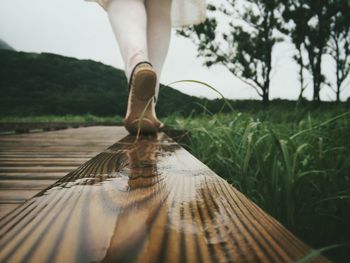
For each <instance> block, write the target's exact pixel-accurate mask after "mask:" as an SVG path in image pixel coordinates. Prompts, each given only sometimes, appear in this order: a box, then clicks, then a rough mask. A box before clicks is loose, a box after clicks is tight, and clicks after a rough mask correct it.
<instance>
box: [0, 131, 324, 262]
mask: <svg viewBox="0 0 350 263" xmlns="http://www.w3.org/2000/svg"><path fill="white" fill-rule="evenodd" d="M0 247H1V251H0V261H1V262H146V263H147V262H293V261H295V260H297V259H301V258H303V257H304V256H305V255H307V254H308V253H309V252H310V248H309V247H308V246H307V245H305V244H304V243H303V242H302V241H300V240H299V239H298V238H296V237H295V236H294V235H292V234H291V233H290V232H289V231H288V230H287V229H285V228H284V227H283V226H282V225H281V224H280V223H278V222H277V221H276V220H275V219H273V218H272V217H271V216H269V215H268V214H266V213H265V212H263V211H262V210H261V209H260V208H259V207H258V206H256V205H255V204H254V203H252V202H251V201H249V200H248V199H247V198H246V197H245V196H244V195H243V194H242V193H240V192H239V191H237V190H236V189H235V188H233V187H232V186H231V185H229V184H228V183H227V182H226V181H225V180H223V179H222V178H220V177H219V176H217V175H216V174H215V173H214V172H213V171H211V170H210V169H209V168H208V167H207V166H205V165H204V164H202V163H201V162H200V161H199V160H197V159H196V158H195V157H193V156H192V155H191V154H190V153H188V152H187V151H186V150H184V149H183V148H181V147H180V146H179V145H178V144H176V143H175V142H173V141H172V140H171V139H169V138H168V137H167V136H166V135H165V134H164V133H159V134H158V135H157V136H144V137H142V138H141V139H140V140H138V141H135V138H134V137H132V136H128V137H125V138H124V139H123V140H121V141H119V142H118V143H115V144H114V145H112V146H111V147H109V148H108V149H106V150H104V151H103V152H101V153H100V154H98V155H97V156H95V157H94V158H92V159H91V160H89V161H87V162H86V163H84V164H82V165H81V166H79V167H78V168H77V169H76V170H74V171H72V172H70V173H68V174H67V175H66V176H65V177H63V178H62V179H60V180H59V181H57V182H56V183H55V184H53V185H52V186H50V187H49V188H47V189H45V190H43V191H41V192H40V193H39V194H37V195H36V196H34V197H33V198H31V199H30V200H28V201H27V202H25V203H24V204H22V205H20V206H19V207H17V208H16V209H15V210H14V211H12V212H11V213H10V214H8V215H7V216H5V217H3V218H2V219H1V220H0ZM314 262H327V259H325V258H323V257H319V258H317V259H315V260H314Z"/></svg>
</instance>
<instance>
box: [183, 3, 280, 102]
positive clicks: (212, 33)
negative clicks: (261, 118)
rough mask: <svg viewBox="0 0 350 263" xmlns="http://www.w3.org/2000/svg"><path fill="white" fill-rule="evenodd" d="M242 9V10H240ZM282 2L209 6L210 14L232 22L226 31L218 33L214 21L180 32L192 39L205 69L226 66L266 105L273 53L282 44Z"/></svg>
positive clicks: (213, 19)
mask: <svg viewBox="0 0 350 263" xmlns="http://www.w3.org/2000/svg"><path fill="white" fill-rule="evenodd" d="M239 7H243V8H239ZM280 8H281V5H280V1H277V0H246V1H244V2H243V1H240V0H227V3H226V5H221V6H219V7H218V6H215V5H208V10H209V11H211V12H216V13H219V14H223V15H225V17H226V18H228V19H229V22H228V24H226V25H225V26H226V27H227V30H225V31H224V32H221V33H218V32H217V31H218V22H217V20H216V19H215V18H207V20H206V21H205V22H204V23H202V24H199V25H193V26H190V27H187V28H184V29H181V30H177V32H178V33H179V34H180V35H182V36H184V37H188V38H190V39H192V41H193V42H194V43H195V44H196V45H197V51H198V56H200V57H203V58H204V59H205V62H204V65H206V66H207V67H210V66H212V65H214V64H221V65H223V66H225V67H226V68H227V69H228V70H229V71H230V72H231V73H233V74H234V75H235V76H236V77H237V78H239V79H240V80H242V81H243V82H244V83H246V84H248V85H249V86H250V87H252V88H254V89H255V91H256V92H257V93H258V94H259V96H260V97H262V100H263V103H264V104H265V105H267V104H268V102H269V91H270V81H271V71H272V51H273V48H274V46H275V44H276V43H278V42H280V41H282V39H281V38H279V37H277V36H276V34H275V33H276V29H277V28H279V27H280V22H281V20H280Z"/></svg>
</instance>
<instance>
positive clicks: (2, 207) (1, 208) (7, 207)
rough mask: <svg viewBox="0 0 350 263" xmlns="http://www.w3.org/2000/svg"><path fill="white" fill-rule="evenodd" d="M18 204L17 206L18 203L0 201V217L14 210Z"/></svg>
mask: <svg viewBox="0 0 350 263" xmlns="http://www.w3.org/2000/svg"><path fill="white" fill-rule="evenodd" d="M18 206H19V205H18V204H1V203H0V218H2V217H3V216H5V215H6V214H8V213H10V212H11V211H12V210H14V209H15V208H16V207H18Z"/></svg>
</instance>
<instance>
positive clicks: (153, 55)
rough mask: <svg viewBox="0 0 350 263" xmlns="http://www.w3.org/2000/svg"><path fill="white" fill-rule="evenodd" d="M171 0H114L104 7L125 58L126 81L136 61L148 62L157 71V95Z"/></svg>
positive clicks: (167, 40) (169, 27)
mask: <svg viewBox="0 0 350 263" xmlns="http://www.w3.org/2000/svg"><path fill="white" fill-rule="evenodd" d="M171 1H172V0H147V1H146V2H145V1H144V0H114V1H111V2H110V4H109V5H108V6H107V10H106V11H107V13H108V17H109V20H110V22H111V26H112V29H113V32H114V34H115V37H116V39H117V42H118V45H119V49H120V53H121V55H122V58H123V61H124V65H125V76H126V78H127V80H128V83H129V81H130V75H131V72H132V70H133V68H134V67H135V65H136V64H137V63H138V62H141V61H149V62H151V64H152V65H153V68H154V70H155V71H156V73H157V85H156V98H158V92H159V79H160V75H161V71H162V67H163V64H164V61H165V58H166V55H167V52H168V48H169V42H170V36H171V21H170V9H171V3H172V2H171ZM130 10H132V12H130ZM146 22H147V23H146Z"/></svg>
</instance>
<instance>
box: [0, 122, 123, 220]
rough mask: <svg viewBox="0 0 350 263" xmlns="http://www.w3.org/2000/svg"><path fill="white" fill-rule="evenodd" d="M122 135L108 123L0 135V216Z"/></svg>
mask: <svg viewBox="0 0 350 263" xmlns="http://www.w3.org/2000/svg"><path fill="white" fill-rule="evenodd" d="M126 135H127V132H126V130H125V129H124V128H123V127H110V126H108V127H107V126H106V127H104V126H98V127H89V128H78V129H67V130H59V131H51V132H44V133H32V134H16V135H0V218H1V217H2V216H4V215H5V214H7V213H8V212H10V211H11V210H13V209H14V208H15V207H17V206H18V205H19V204H21V203H24V202H25V201H26V200H28V199H29V198H30V197H32V196H33V195H35V194H36V193H38V192H39V191H40V190H43V189H45V188H46V187H48V186H50V185H52V184H53V183H54V182H56V181H57V180H58V179H61V178H62V177H63V176H65V175H66V174H67V173H68V172H70V171H72V170H74V169H76V168H77V167H78V166H79V165H81V164H83V163H84V162H86V161H88V160H89V159H91V158H92V157H94V156H95V155H97V154H98V153H100V152H101V151H102V150H104V149H105V148H107V147H108V146H110V145H111V144H113V143H114V142H116V141H118V140H120V139H121V138H122V137H124V136H126Z"/></svg>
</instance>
